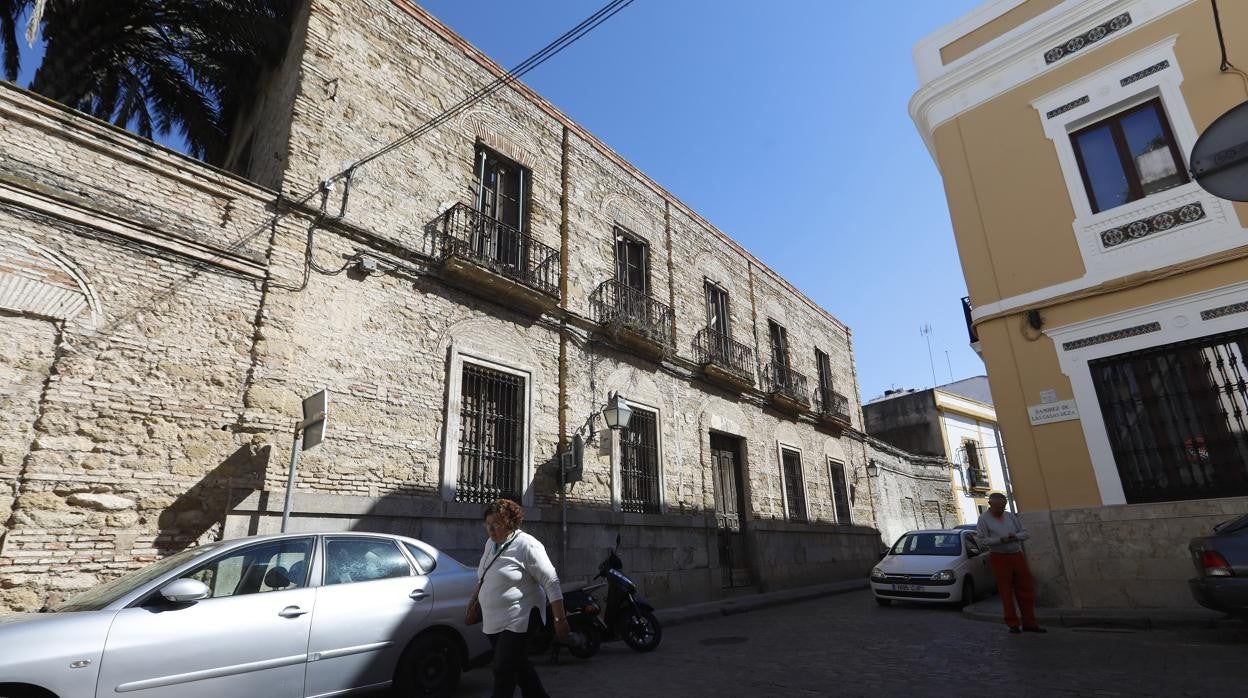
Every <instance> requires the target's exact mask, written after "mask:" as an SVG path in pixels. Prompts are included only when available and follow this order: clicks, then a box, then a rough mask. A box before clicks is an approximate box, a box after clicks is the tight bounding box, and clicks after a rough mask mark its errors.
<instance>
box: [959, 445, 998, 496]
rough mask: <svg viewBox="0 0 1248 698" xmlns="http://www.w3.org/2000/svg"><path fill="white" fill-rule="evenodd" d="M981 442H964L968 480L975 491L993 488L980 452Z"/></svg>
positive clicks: (963, 448)
mask: <svg viewBox="0 0 1248 698" xmlns="http://www.w3.org/2000/svg"><path fill="white" fill-rule="evenodd" d="M979 449H980V446H979V442H978V441H975V440H973V439H964V440H963V441H962V450H964V451H966V480H967V484H969V485H970V486H971V487H972V488H973V489H977V490H986V489H988V488H990V487H992V483H991V482H989V480H988V471H987V470H986V469H985V468H984V462H983V459H982V458H981V454H980V452H979Z"/></svg>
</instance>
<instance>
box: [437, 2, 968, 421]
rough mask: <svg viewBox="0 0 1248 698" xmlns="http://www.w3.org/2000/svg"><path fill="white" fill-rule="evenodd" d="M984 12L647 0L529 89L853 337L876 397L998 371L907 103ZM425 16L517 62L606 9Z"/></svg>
mask: <svg viewBox="0 0 1248 698" xmlns="http://www.w3.org/2000/svg"><path fill="white" fill-rule="evenodd" d="M981 3H982V0H887V1H880V0H772V2H767V3H762V2H756V1H749V2H746V1H745V0H717V1H712V0H635V1H634V2H633V3H632V4H631V5H629V6H628V7H627V8H625V9H624V10H623V11H622V12H620V13H619V14H617V15H615V16H614V17H613V18H611V19H610V20H609V21H607V22H606V23H605V24H603V25H602V26H600V27H598V28H597V29H595V30H594V31H593V32H592V33H590V34H589V35H587V36H586V37H584V38H583V39H581V40H580V41H578V42H577V43H576V44H574V45H573V46H572V47H570V48H568V49H567V50H566V51H564V52H563V53H561V54H559V55H558V56H556V57H555V58H553V59H551V60H550V61H548V62H547V63H545V64H543V65H542V66H540V67H539V68H537V69H536V70H534V71H533V72H532V73H529V74H528V75H527V76H526V77H525V78H524V81H525V82H526V83H528V85H529V86H531V87H532V88H534V89H535V90H537V92H538V93H540V94H541V95H542V96H543V97H545V98H546V99H548V100H550V101H551V102H552V103H554V104H555V105H556V106H557V107H559V108H560V109H561V110H562V111H563V112H564V113H566V114H567V115H568V116H570V117H571V118H573V119H574V120H575V121H577V122H578V123H579V124H581V125H582V126H584V127H585V128H587V129H588V130H589V131H590V132H591V133H593V134H594V135H595V136H597V137H598V138H599V139H600V140H602V141H603V142H605V143H606V144H607V145H609V146H610V147H611V148H612V149H614V150H615V151H616V152H618V153H620V154H621V155H622V156H623V157H625V158H626V159H628V160H629V161H630V162H632V163H633V164H634V165H636V166H637V167H638V168H639V169H640V170H641V171H642V172H645V173H646V174H647V175H648V176H649V177H650V178H651V179H653V180H655V181H656V182H658V183H659V184H660V185H662V186H663V187H664V188H666V189H667V190H668V191H670V192H672V194H674V195H675V196H677V197H679V198H680V199H681V200H682V201H684V202H685V203H686V204H687V205H689V206H690V207H691V208H693V209H694V210H695V211H697V212H698V213H700V214H701V215H702V216H703V217H704V218H706V219H707V220H709V221H710V222H711V223H713V224H714V225H715V226H716V227H718V228H719V229H720V230H722V231H724V232H725V233H727V234H728V235H729V236H731V237H732V238H734V239H735V240H737V241H738V242H740V243H741V244H742V245H743V246H744V247H745V248H746V249H748V250H749V251H750V252H751V253H752V254H754V255H755V256H756V257H758V258H759V259H760V260H762V261H763V262H764V263H765V264H767V265H768V266H770V267H771V268H772V269H774V270H776V271H777V272H778V273H779V274H781V275H782V276H784V277H785V278H787V279H788V280H789V281H790V282H792V283H793V284H794V285H796V286H797V287H798V288H799V289H801V290H802V291H803V292H804V293H805V294H806V295H808V296H809V297H810V298H812V299H813V300H814V301H815V302H816V303H818V304H819V305H821V306H823V307H824V308H826V309H827V310H828V311H829V312H831V313H832V314H833V315H834V316H836V317H837V318H838V319H839V320H841V321H842V322H844V323H846V324H847V325H849V327H850V329H851V330H852V331H853V337H854V357H855V360H856V362H857V369H858V381H859V390H860V391H861V398H862V400H863V401H864V402H866V401H868V400H870V399H871V398H873V397H877V396H879V395H882V394H883V392H884V390H885V389H888V388H894V387H896V388H924V387H930V386H932V385H933V365H934V368H935V370H934V373H935V384H936V385H940V384H944V383H948V382H950V381H951V380H960V379H962V378H966V377H968V376H974V375H981V374H983V373H985V369H984V364H983V362H982V361H981V360H980V358H979V357H978V356H977V355H976V354H975V352H974V351H972V350H971V348H970V345H969V344H968V342H969V340H968V339H967V335H966V322H965V319H964V317H963V315H962V305H961V299H962V296H965V295H966V284H965V281H964V280H963V277H962V269H961V266H960V264H959V262H958V254H957V248H956V246H955V244H954V239H953V231H952V228H951V226H950V223H949V212H948V208H947V207H946V203H945V196H944V189H943V187H942V185H941V180H940V175H939V172H938V171H937V170H936V166H935V165H934V164H933V162H932V159H931V156H930V155H929V154H928V152H927V149H926V148H925V147H924V145H923V141H922V139H921V138H920V137H919V134H918V131H917V130H916V129H915V127H914V123H913V122H912V121H911V120H910V116H909V113H908V111H907V104H908V102H909V100H910V97H911V96H912V95H913V94H914V91H915V90H916V89H917V87H918V85H917V78H916V77H915V70H914V63H913V59H912V57H911V56H912V50H913V48H914V45H915V43H916V42H917V41H918V40H919V39H921V38H923V37H924V36H926V35H928V34H930V33H932V32H934V31H936V30H937V29H939V28H940V27H942V26H944V25H946V24H948V23H949V22H951V21H953V20H955V19H957V18H958V17H960V16H962V15H964V14H966V13H967V12H969V11H970V10H972V9H974V8H975V7H977V6H978V5H980V4H981ZM421 4H422V5H423V6H424V7H425V8H426V9H428V10H429V12H430V13H432V14H433V15H434V16H435V17H437V18H438V19H440V20H442V21H443V22H444V23H445V24H447V25H448V26H450V27H451V28H452V29H454V30H455V31H456V32H457V33H459V34H460V35H462V36H463V37H464V38H466V39H467V40H468V41H470V42H472V43H473V44H474V45H476V46H477V47H478V48H479V49H481V50H482V51H484V52H485V53H486V54H487V55H489V56H490V57H491V58H493V59H494V60H496V61H498V62H499V63H501V64H502V65H503V66H504V67H511V66H513V65H515V64H517V63H519V62H520V61H522V60H524V59H525V58H527V57H528V56H529V55H530V54H532V53H533V52H534V51H536V50H537V49H539V48H541V47H542V46H544V45H545V44H546V43H548V42H549V41H550V40H552V39H554V38H555V37H557V36H559V35H560V34H562V33H563V32H564V31H566V30H567V29H569V28H571V27H572V26H574V25H576V24H577V23H578V22H580V21H581V20H582V19H584V18H585V17H587V16H589V15H590V14H592V13H593V12H594V11H596V10H597V9H598V8H599V7H600V6H601V5H602V4H603V1H602V0H543V1H540V2H539V1H536V0H534V1H530V2H505V1H503V0H423V2H421ZM925 325H927V326H930V327H931V334H930V340H931V354H930V356H931V360H930V361H929V354H928V348H927V347H928V345H927V342H926V340H925V338H924V336H923V335H922V334H921V333H920V328H921V327H923V326H925ZM946 352H947V354H946Z"/></svg>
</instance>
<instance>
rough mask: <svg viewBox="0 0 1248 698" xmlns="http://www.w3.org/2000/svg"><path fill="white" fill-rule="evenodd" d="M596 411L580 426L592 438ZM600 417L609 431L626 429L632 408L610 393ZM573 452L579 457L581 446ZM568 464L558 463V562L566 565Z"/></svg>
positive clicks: (574, 465) (574, 464)
mask: <svg viewBox="0 0 1248 698" xmlns="http://www.w3.org/2000/svg"><path fill="white" fill-rule="evenodd" d="M595 416H597V413H594V412H591V413H590V414H589V419H587V420H585V424H584V425H582V428H584V427H589V438H590V439H591V440H592V439H593V434H594V417H595ZM602 418H603V420H604V421H606V423H607V428H608V429H610V430H611V431H613V432H614V431H619V430H620V429H627V428H628V422H629V420H631V419H632V418H633V408H631V407H629V406H628V401H627V400H625V399H624V398H622V397H620V394H619V393H614V392H613V393H611V395H610V396H609V397H607V404H606V405H605V406H603V408H602ZM580 431H581V430H580V429H577V430H576V433H574V434H573V439H579V438H580ZM573 452H574V453H575V454H576V455H577V456H578V457H579V456H580V455H581V453H582V449H581V448H574V449H573ZM571 465H572V466H573V467H578V468H579V467H580V466H581V464H580V463H572V464H571ZM567 471H568V464H567V463H565V462H564V459H561V460H560V463H559V503H560V517H559V518H560V522H559V523H560V527H561V529H562V533H563V535H562V536H561V537H560V541H559V563H560V564H561V565H564V566H566V565H567V564H568V487H567V485H568V483H567Z"/></svg>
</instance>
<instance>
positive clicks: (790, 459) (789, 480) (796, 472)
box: [780, 448, 806, 521]
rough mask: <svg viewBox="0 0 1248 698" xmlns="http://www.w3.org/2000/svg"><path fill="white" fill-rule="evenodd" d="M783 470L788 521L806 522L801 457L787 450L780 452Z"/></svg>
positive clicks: (795, 452) (804, 488)
mask: <svg viewBox="0 0 1248 698" xmlns="http://www.w3.org/2000/svg"><path fill="white" fill-rule="evenodd" d="M780 461H781V464H782V466H783V468H784V500H785V503H786V504H788V507H789V520H790V521H805V520H806V487H805V484H804V483H803V481H802V455H801V454H800V453H798V452H797V451H790V450H789V449H787V448H785V449H781V450H780Z"/></svg>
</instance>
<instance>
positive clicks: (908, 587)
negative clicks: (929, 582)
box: [893, 584, 923, 591]
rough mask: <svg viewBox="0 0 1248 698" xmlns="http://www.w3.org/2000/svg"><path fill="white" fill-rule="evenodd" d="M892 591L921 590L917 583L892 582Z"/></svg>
mask: <svg viewBox="0 0 1248 698" xmlns="http://www.w3.org/2000/svg"><path fill="white" fill-rule="evenodd" d="M893 591H923V587H921V586H919V585H918V584H894V585H893Z"/></svg>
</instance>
